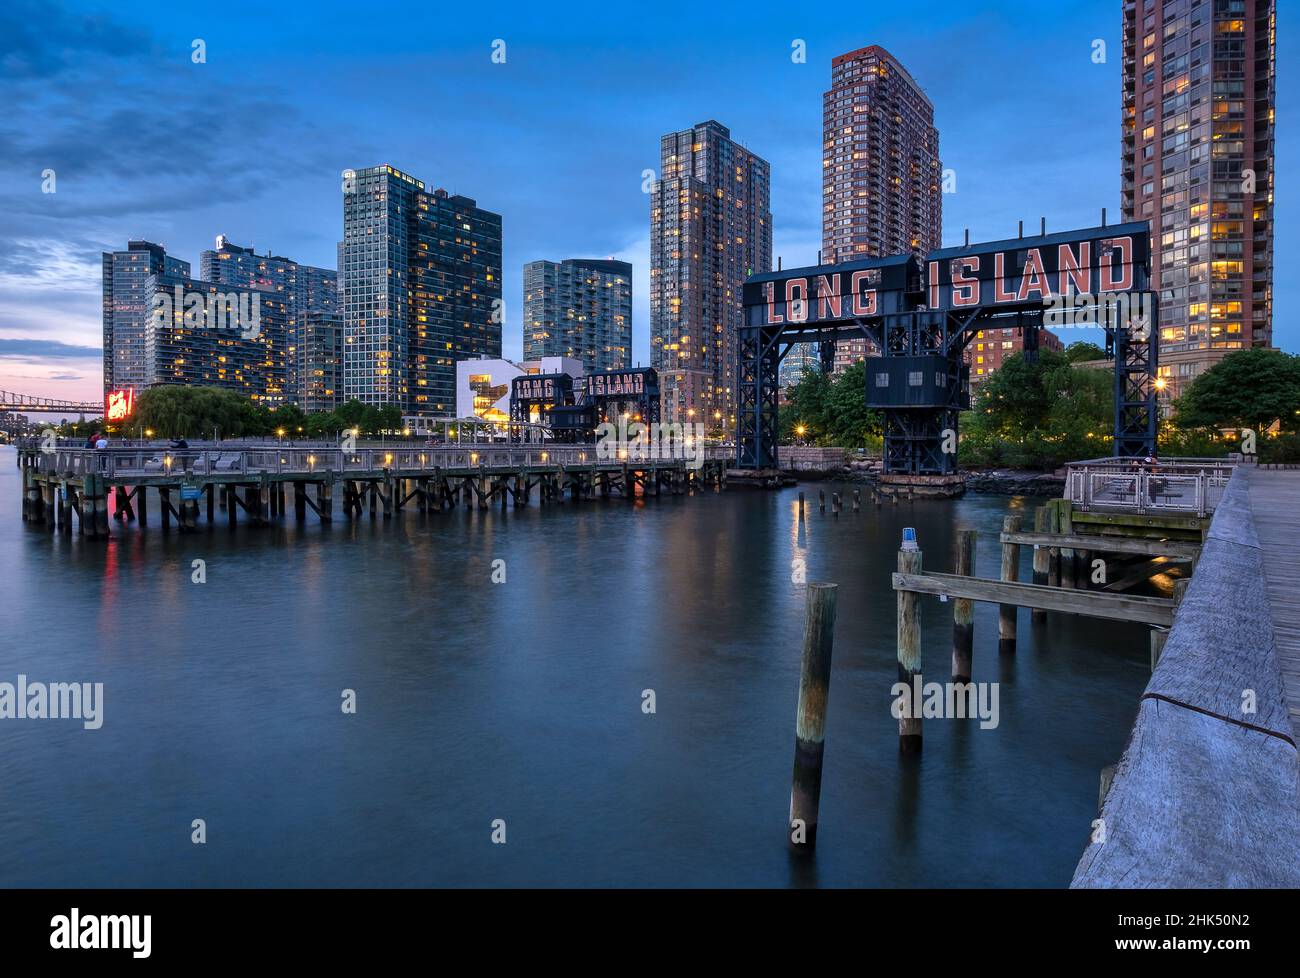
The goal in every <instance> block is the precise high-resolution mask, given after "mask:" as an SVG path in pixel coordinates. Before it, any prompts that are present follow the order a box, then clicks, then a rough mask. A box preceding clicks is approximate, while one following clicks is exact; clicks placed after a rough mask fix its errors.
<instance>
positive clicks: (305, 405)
mask: <svg viewBox="0 0 1300 978" xmlns="http://www.w3.org/2000/svg"><path fill="white" fill-rule="evenodd" d="M287 355H288V361H289V371H288V372H289V375H290V376H291V377H294V378H296V380H297V390H296V401H297V404H298V407H300V408H302V410H303V411H305V412H307V413H308V414H311V413H312V412H314V411H332V410H334V409H335V408H336V407H338V406H339V405H340V404H342V403H343V316H342V314H341V313H339V312H336V311H328V312H326V311H321V310H317V309H312V310H309V311H308V312H306V313H303V314H302V315H301V317H300V318H299V320H298V327H297V330H296V331H295V335H294V339H293V341H292V342H290V344H289V349H288V354H287Z"/></svg>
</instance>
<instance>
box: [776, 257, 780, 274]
mask: <svg viewBox="0 0 1300 978" xmlns="http://www.w3.org/2000/svg"><path fill="white" fill-rule="evenodd" d="M776 270H777V271H778V272H779V271H780V270H781V256H780V255H777V256H776Z"/></svg>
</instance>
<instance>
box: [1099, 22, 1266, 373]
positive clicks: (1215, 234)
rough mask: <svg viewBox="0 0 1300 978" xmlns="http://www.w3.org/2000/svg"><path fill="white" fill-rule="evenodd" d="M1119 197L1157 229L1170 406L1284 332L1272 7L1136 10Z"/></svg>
mask: <svg viewBox="0 0 1300 978" xmlns="http://www.w3.org/2000/svg"><path fill="white" fill-rule="evenodd" d="M1123 16H1124V97H1123V98H1124V100H1123V124H1122V134H1123V138H1122V147H1123V148H1122V177H1121V198H1122V204H1123V207H1122V210H1123V216H1124V220H1126V221H1150V222H1151V244H1152V286H1153V288H1158V289H1159V295H1160V356H1159V372H1160V375H1161V377H1162V378H1163V380H1164V381H1165V391H1164V393H1165V396H1166V397H1175V396H1177V395H1178V394H1179V393H1180V392H1181V391H1182V390H1183V389H1184V388H1185V386H1186V384H1187V383H1188V382H1190V381H1191V380H1193V379H1195V377H1196V376H1197V375H1198V374H1200V373H1202V372H1203V371H1204V370H1206V369H1207V368H1208V367H1210V366H1212V365H1213V364H1215V363H1217V362H1218V361H1219V360H1221V359H1222V358H1223V357H1225V356H1226V355H1227V354H1228V353H1230V352H1231V351H1233V350H1241V349H1248V348H1250V347H1267V346H1270V345H1271V343H1272V335H1273V189H1274V188H1273V124H1274V119H1273V113H1274V92H1275V65H1274V28H1275V23H1274V22H1275V17H1276V12H1275V6H1274V3H1273V0H1164V2H1161V0H1126V2H1125V3H1124V5H1123Z"/></svg>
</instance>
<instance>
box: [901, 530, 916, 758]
mask: <svg viewBox="0 0 1300 978" xmlns="http://www.w3.org/2000/svg"><path fill="white" fill-rule="evenodd" d="M898 573H900V574H920V573H921V551H920V550H919V549H918V548H917V543H916V530H915V529H913V528H912V527H908V528H907V529H905V530H903V545H902V547H901V548H899V551H898ZM920 676H921V596H920V595H919V594H917V593H916V592H915V591H899V592H898V681H899V682H900V683H902V684H904V685H905V686H906V692H904V693H903V695H904V696H906V697H907V701H908V702H909V703H912V702H913V699H914V698H913V695H912V690H913V688H914V687H913V684H914V683H916V682H920ZM915 712H916V711H915V710H911V709H909V710H904V711H902V712H901V713H900V715H899V717H898V749H899V750H900V751H902V752H903V753H904V754H915V753H919V752H920V750H921V718H920V717H919V716H914V715H911V714H914V713H915Z"/></svg>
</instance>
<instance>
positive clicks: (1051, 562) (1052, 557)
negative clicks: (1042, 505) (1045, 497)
mask: <svg viewBox="0 0 1300 978" xmlns="http://www.w3.org/2000/svg"><path fill="white" fill-rule="evenodd" d="M1058 502H1065V500H1063V499H1055V500H1053V501H1052V502H1051V503H1049V504H1048V506H1047V532H1048V533H1060V532H1061V510H1060V507H1059V506H1056V505H1055V504H1056V503H1058ZM1047 585H1048V587H1060V586H1061V548H1060V547H1048V548H1047Z"/></svg>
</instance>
